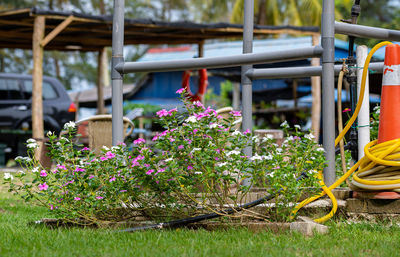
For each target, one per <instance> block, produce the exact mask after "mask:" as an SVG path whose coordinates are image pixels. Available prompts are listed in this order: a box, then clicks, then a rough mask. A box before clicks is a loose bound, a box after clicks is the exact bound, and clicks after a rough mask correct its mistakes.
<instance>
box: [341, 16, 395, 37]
mask: <svg viewBox="0 0 400 257" xmlns="http://www.w3.org/2000/svg"><path fill="white" fill-rule="evenodd" d="M335 33H336V34H344V35H349V36H354V37H361V38H375V39H383V40H394V41H400V31H399V30H392V29H382V28H375V27H369V26H363V25H356V24H348V23H343V22H337V21H335Z"/></svg>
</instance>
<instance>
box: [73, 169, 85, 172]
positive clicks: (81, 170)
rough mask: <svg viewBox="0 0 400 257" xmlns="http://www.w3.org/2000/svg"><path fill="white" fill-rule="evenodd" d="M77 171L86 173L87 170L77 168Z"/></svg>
mask: <svg viewBox="0 0 400 257" xmlns="http://www.w3.org/2000/svg"><path fill="white" fill-rule="evenodd" d="M75 171H76V172H84V171H85V169H82V168H76V169H75Z"/></svg>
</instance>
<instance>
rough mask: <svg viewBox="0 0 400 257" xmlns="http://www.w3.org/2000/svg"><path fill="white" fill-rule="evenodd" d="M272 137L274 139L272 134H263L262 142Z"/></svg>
mask: <svg viewBox="0 0 400 257" xmlns="http://www.w3.org/2000/svg"><path fill="white" fill-rule="evenodd" d="M272 139H274V136H273V135H271V134H267V135H265V136H264V137H263V140H262V142H263V143H264V142H266V141H268V140H272Z"/></svg>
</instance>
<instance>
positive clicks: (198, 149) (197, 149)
mask: <svg viewBox="0 0 400 257" xmlns="http://www.w3.org/2000/svg"><path fill="white" fill-rule="evenodd" d="M196 151H201V148H193V150H192V151H191V153H193V152H196Z"/></svg>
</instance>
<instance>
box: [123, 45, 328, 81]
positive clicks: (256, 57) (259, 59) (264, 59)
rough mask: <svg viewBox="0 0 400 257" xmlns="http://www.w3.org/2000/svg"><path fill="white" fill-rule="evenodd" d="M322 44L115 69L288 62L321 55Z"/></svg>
mask: <svg viewBox="0 0 400 257" xmlns="http://www.w3.org/2000/svg"><path fill="white" fill-rule="evenodd" d="M322 52H323V50H322V48H321V46H312V47H304V48H298V49H290V50H282V51H275V52H266V53H248V54H239V55H231V56H221V57H207V58H193V59H185V60H173V61H151V62H121V63H119V64H118V65H117V66H116V67H115V70H116V71H118V72H120V73H121V74H127V73H132V72H148V71H152V72H160V71H179V70H196V69H203V68H224V67H235V66H241V65H248V64H261V63H274V62H286V61H293V60H302V59H306V58H311V57H319V56H321V54H322Z"/></svg>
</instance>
